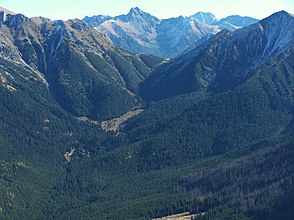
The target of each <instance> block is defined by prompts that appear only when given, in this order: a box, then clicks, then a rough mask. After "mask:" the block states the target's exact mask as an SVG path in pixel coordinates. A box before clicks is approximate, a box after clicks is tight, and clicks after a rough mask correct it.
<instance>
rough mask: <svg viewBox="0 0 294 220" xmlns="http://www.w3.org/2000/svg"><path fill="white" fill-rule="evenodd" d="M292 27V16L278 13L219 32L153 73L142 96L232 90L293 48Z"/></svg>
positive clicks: (143, 89) (143, 88)
mask: <svg viewBox="0 0 294 220" xmlns="http://www.w3.org/2000/svg"><path fill="white" fill-rule="evenodd" d="M293 26H294V18H293V16H292V15H290V14H288V13H286V12H284V11H281V12H278V13H276V14H274V15H272V16H270V17H268V18H266V19H264V20H262V21H260V22H258V23H256V24H253V25H250V26H247V27H244V28H241V29H238V30H236V31H234V32H231V31H228V30H224V31H221V32H220V33H218V34H217V35H215V36H214V37H212V38H211V39H210V40H208V41H207V42H205V43H204V44H202V45H200V46H198V47H197V48H196V49H194V50H193V51H191V52H189V53H187V54H185V55H183V56H181V57H179V58H176V59H175V60H172V61H170V62H169V63H166V64H165V65H163V66H161V67H160V68H159V69H158V70H156V71H155V72H153V73H152V75H151V76H150V77H148V79H147V80H146V81H144V83H143V84H142V91H143V94H144V95H145V96H146V97H148V98H150V99H161V98H166V97H169V96H172V95H177V94H182V93H189V92H193V91H208V92H221V91H227V90H229V89H232V88H234V87H235V86H236V85H238V84H240V83H243V82H244V81H245V80H246V79H248V78H250V77H251V75H252V74H253V73H254V71H256V69H257V68H259V67H260V66H261V65H263V64H265V63H266V62H268V61H269V60H270V59H272V58H274V57H275V56H277V55H279V54H281V53H284V52H286V51H287V50H289V49H291V48H293V45H294V39H293V36H294V31H293V28H292V27H293ZM285 56H286V55H285ZM268 65H271V64H270V63H268Z"/></svg>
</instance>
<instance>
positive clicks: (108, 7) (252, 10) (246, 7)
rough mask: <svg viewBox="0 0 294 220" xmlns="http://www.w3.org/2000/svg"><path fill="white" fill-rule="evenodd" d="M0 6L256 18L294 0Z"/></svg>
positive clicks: (80, 13) (3, 0)
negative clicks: (133, 9)
mask: <svg viewBox="0 0 294 220" xmlns="http://www.w3.org/2000/svg"><path fill="white" fill-rule="evenodd" d="M0 6H1V7H4V8H6V9H9V10H11V11H14V12H16V13H22V14H25V15H26V16H28V17H33V16H43V17H47V18H51V19H53V20H56V19H63V20H67V19H70V18H80V19H81V18H83V17H85V16H86V15H88V16H92V15H97V14H104V15H112V16H113V15H119V14H126V13H128V11H129V9H130V8H132V7H139V8H141V9H142V10H143V11H146V12H149V13H150V14H153V15H155V16H157V17H159V18H169V17H177V16H179V15H184V16H185V15H186V16H188V15H192V14H195V13H196V12H198V11H204V12H208V11H209V12H212V13H213V14H214V15H215V16H216V17H218V18H222V17H225V16H228V15H233V14H239V15H248V16H251V17H255V18H259V19H261V18H264V17H267V16H269V15H270V14H272V13H274V12H276V11H280V10H285V11H288V12H290V13H294V0H0Z"/></svg>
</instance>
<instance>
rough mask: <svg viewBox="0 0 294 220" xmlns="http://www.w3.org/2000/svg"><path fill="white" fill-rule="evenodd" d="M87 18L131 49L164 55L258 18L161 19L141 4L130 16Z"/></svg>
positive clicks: (203, 16)
mask: <svg viewBox="0 0 294 220" xmlns="http://www.w3.org/2000/svg"><path fill="white" fill-rule="evenodd" d="M83 20H84V21H85V22H87V23H88V24H90V25H91V26H94V27H95V28H96V29H97V30H99V31H101V32H102V33H104V34H105V35H107V36H108V37H109V39H110V40H111V41H112V42H114V43H115V44H116V45H118V46H120V47H122V48H124V49H126V50H128V51H131V52H133V53H140V54H141V53H144V54H153V55H156V56H160V57H176V56H178V55H180V54H182V53H183V52H184V51H186V50H188V49H189V48H190V47H193V46H194V45H195V43H196V42H197V41H199V40H200V39H202V38H203V37H205V38H208V37H209V36H211V35H213V34H216V33H217V32H219V31H220V30H221V29H225V28H228V29H230V30H232V29H237V28H240V27H243V26H246V25H249V24H252V22H253V21H257V20H256V19H251V20H250V19H249V18H248V17H241V16H239V17H236V18H235V19H232V18H227V19H224V20H221V22H220V21H219V22H220V23H218V20H217V19H216V17H215V16H214V15H213V14H211V13H204V12H198V13H196V14H195V15H192V16H189V17H183V16H180V17H177V18H170V19H162V20H161V19H158V18H156V17H154V16H152V15H150V14H149V13H146V12H143V11H142V10H141V9H139V8H137V7H136V8H132V9H131V10H130V12H129V13H128V14H127V15H120V16H116V17H109V16H103V15H98V16H93V17H85V18H84V19H83ZM243 20H244V21H243ZM230 22H232V24H231V23H230Z"/></svg>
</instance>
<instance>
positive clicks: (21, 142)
mask: <svg viewBox="0 0 294 220" xmlns="http://www.w3.org/2000/svg"><path fill="white" fill-rule="evenodd" d="M0 11H1V12H0V49H1V50H0V111H1V114H0V195H1V196H0V219H5V220H6V219H7V220H21V219H36V220H38V219H48V220H49V219H50V220H52V219H58V220H61V219H65V220H67V219H134V220H135V219H136V220H138V219H139V220H140V219H142V220H143V219H153V218H161V217H164V216H171V217H170V218H172V217H174V218H175V217H178V218H180V217H184V216H186V217H189V218H191V217H193V218H196V219H201V220H204V219H205V220H206V219H211V220H215V219H219V220H224V219H229V220H264V219H268V220H279V219H283V220H292V219H293V218H294V213H293V206H294V196H293V193H292V192H294V185H293V183H294V175H293V173H294V166H293V154H294V152H293V144H294V139H293V136H294V97H293V94H294V70H293V67H294V54H293V46H294V38H293V30H294V29H293V27H294V23H293V22H294V21H293V19H294V18H293V16H292V15H291V14H288V13H286V12H284V11H282V12H278V13H276V14H274V15H272V16H270V17H268V18H266V19H263V20H261V21H260V22H258V23H256V24H253V25H250V26H247V27H244V28H241V29H238V30H235V31H232V30H231V31H228V30H224V31H221V32H220V33H218V34H216V35H215V36H212V37H210V38H205V39H203V41H200V42H198V43H195V42H194V43H193V44H192V45H190V47H189V48H188V50H187V51H186V52H185V53H184V54H183V55H181V56H179V57H177V58H174V59H162V58H158V57H155V56H151V55H140V54H132V53H130V52H127V51H125V50H123V49H120V48H119V47H117V46H115V45H114V44H113V43H111V42H110V40H109V39H108V38H107V37H106V36H105V35H103V34H102V33H101V32H99V28H98V30H96V29H94V28H92V27H91V26H89V25H88V24H86V23H84V22H83V21H80V20H77V19H75V20H69V21H51V20H49V19H45V18H41V17H38V18H27V17H25V16H24V15H20V14H14V13H12V12H10V11H8V10H5V9H0ZM134 18H137V19H136V21H138V20H139V21H141V20H142V19H146V18H150V16H149V15H148V14H145V13H143V12H142V11H140V10H139V9H138V8H134V9H132V10H131V12H130V13H129V14H128V15H125V16H119V17H117V18H115V19H114V18H110V17H103V16H100V17H97V22H98V23H99V22H100V23H99V24H104V25H106V23H105V22H110V20H111V19H112V20H113V22H114V23H116V22H120V21H124V22H130V24H134V23H132V22H134ZM152 19H153V18H152ZM179 19H183V22H184V21H185V22H186V21H187V19H188V20H189V19H190V20H191V19H192V20H193V21H195V22H196V23H197V24H200V23H199V22H202V24H204V23H207V24H208V25H211V24H216V23H218V25H219V26H221V24H223V25H230V26H231V25H232V23H233V21H234V22H235V23H234V25H233V26H234V28H232V29H235V28H236V27H237V26H238V27H241V26H242V25H244V23H243V22H245V21H244V19H245V20H246V19H249V21H247V22H251V21H252V20H251V19H250V18H242V19H240V20H239V19H237V20H236V16H234V17H228V18H226V20H217V19H216V18H215V17H214V16H213V15H212V14H210V13H198V14H196V15H194V18H183V17H182V18H179ZM194 19H197V21H196V20H194ZM90 20H91V19H90ZM100 20H101V21H100ZM232 20H233V21H232ZM152 21H153V20H152ZM154 22H155V23H156V22H160V23H161V24H162V23H164V22H171V23H172V24H174V25H176V24H177V22H178V19H169V20H168V21H158V20H156V19H155V20H154ZM196 23H193V24H196ZM136 24H138V23H136ZM146 28H149V26H146ZM162 33H164V31H163V32H162ZM143 35H144V34H142V36H143ZM144 36H145V37H147V38H149V36H148V35H144ZM152 36H153V35H152ZM166 37H167V38H168V37H170V36H166ZM150 40H152V38H150ZM134 48H136V47H135V46H134ZM186 49H187V48H186ZM101 125H102V127H101ZM112 125H113V127H111V126H112ZM108 126H110V127H108ZM103 129H104V130H103ZM106 131H107V132H106Z"/></svg>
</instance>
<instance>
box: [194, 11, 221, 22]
mask: <svg viewBox="0 0 294 220" xmlns="http://www.w3.org/2000/svg"><path fill="white" fill-rule="evenodd" d="M191 17H193V18H196V19H197V20H199V21H201V22H202V23H204V24H213V23H215V22H217V21H218V19H217V18H216V17H215V16H214V15H213V14H211V13H209V12H197V13H196V14H195V15H192V16H191Z"/></svg>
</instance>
